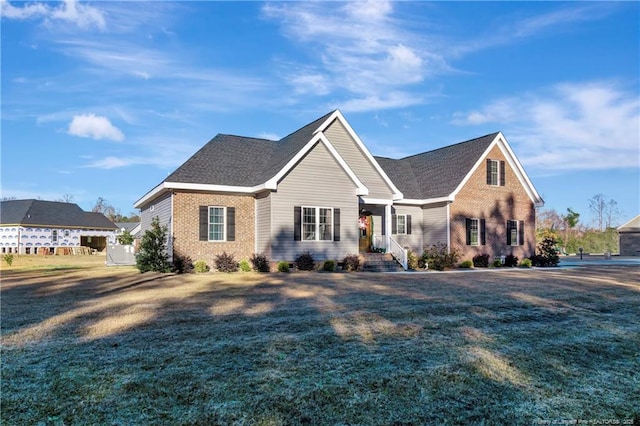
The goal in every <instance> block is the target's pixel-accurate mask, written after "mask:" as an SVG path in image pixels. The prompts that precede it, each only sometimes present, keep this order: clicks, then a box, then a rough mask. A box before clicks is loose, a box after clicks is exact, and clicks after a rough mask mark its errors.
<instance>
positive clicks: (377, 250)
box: [371, 247, 387, 253]
mask: <svg viewBox="0 0 640 426" xmlns="http://www.w3.org/2000/svg"><path fill="white" fill-rule="evenodd" d="M386 252H387V249H386V248H384V247H371V253H386Z"/></svg>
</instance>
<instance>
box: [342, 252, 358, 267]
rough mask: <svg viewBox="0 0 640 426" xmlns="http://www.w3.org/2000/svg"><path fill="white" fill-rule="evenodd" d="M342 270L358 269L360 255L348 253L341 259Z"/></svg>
mask: <svg viewBox="0 0 640 426" xmlns="http://www.w3.org/2000/svg"><path fill="white" fill-rule="evenodd" d="M342 269H343V270H344V271H358V270H359V269H360V257H359V256H358V255H357V254H348V255H347V256H345V258H344V259H343V260H342Z"/></svg>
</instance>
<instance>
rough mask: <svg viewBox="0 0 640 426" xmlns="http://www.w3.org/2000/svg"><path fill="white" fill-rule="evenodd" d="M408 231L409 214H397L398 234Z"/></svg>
mask: <svg viewBox="0 0 640 426" xmlns="http://www.w3.org/2000/svg"><path fill="white" fill-rule="evenodd" d="M406 233H407V215H406V214H399V215H397V216H396V234H400V235H405V234H406Z"/></svg>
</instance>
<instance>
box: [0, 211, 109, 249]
mask: <svg viewBox="0 0 640 426" xmlns="http://www.w3.org/2000/svg"><path fill="white" fill-rule="evenodd" d="M117 229H118V228H117V227H116V225H114V224H113V222H111V221H110V220H109V219H107V217H106V216H105V215H103V214H102V213H94V212H85V211H84V210H82V209H81V208H80V207H78V205H77V204H73V203H62V202H57V201H43V200H9V201H2V202H1V203H0V253H16V254H38V253H40V254H41V253H42V251H43V250H47V251H48V253H50V254H54V253H56V252H57V249H58V248H61V247H81V246H83V247H90V248H92V249H94V250H97V251H103V250H104V249H105V248H106V247H107V245H108V244H115V243H116V231H117Z"/></svg>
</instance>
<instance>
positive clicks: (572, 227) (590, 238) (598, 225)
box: [536, 194, 621, 254]
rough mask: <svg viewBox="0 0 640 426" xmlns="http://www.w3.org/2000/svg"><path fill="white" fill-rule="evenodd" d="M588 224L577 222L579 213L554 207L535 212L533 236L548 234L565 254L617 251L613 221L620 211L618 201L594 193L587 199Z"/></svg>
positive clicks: (542, 237)
mask: <svg viewBox="0 0 640 426" xmlns="http://www.w3.org/2000/svg"><path fill="white" fill-rule="evenodd" d="M589 211H590V213H591V215H592V221H591V223H585V222H582V221H581V219H580V218H581V214H580V213H579V212H576V211H574V210H573V209H572V208H567V211H566V213H564V214H562V213H559V212H558V211H556V210H555V209H547V210H539V211H536V237H537V240H538V242H540V241H542V240H543V239H544V238H546V237H551V238H553V239H555V241H556V242H557V247H558V248H559V249H560V250H561V251H562V252H563V253H566V254H574V253H579V251H580V248H582V249H583V251H584V252H585V253H604V252H606V251H609V252H610V253H619V252H620V247H619V241H618V232H617V230H616V227H615V226H616V225H615V224H616V223H617V221H618V220H619V219H620V216H621V213H620V210H619V209H618V203H617V202H616V201H615V200H613V199H607V197H606V196H605V195H604V194H596V195H594V196H593V197H592V198H591V199H590V200H589Z"/></svg>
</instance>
